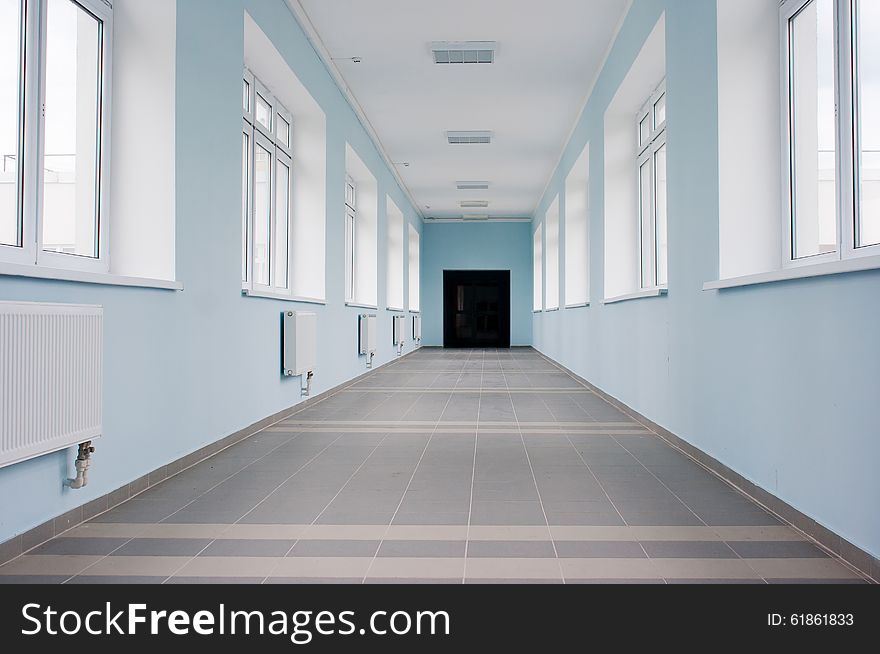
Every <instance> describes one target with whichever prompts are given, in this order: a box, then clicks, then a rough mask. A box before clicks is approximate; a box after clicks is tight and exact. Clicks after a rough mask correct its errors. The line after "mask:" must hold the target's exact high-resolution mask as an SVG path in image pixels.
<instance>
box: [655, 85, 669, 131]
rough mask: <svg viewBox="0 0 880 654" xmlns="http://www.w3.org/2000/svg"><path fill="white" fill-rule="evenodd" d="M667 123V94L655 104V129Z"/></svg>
mask: <svg viewBox="0 0 880 654" xmlns="http://www.w3.org/2000/svg"><path fill="white" fill-rule="evenodd" d="M665 121H666V94H665V93H664V94H663V95H661V96H660V97H659V98H658V99H657V102H655V103H654V127H655V128H656V127H659V126H660V125H662V124H663V123H664V122H665Z"/></svg>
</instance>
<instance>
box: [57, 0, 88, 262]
mask: <svg viewBox="0 0 880 654" xmlns="http://www.w3.org/2000/svg"><path fill="white" fill-rule="evenodd" d="M47 11H48V18H47V35H46V96H45V116H46V119H45V132H44V144H45V152H44V155H43V248H44V249H45V250H52V251H56V252H66V253H70V254H77V255H80V256H85V257H97V256H98V213H99V197H100V196H99V192H98V187H99V182H100V180H99V177H98V166H99V161H100V159H99V153H100V144H101V143H100V139H101V135H100V125H99V121H100V114H101V111H100V109H101V108H100V102H101V100H100V98H101V39H102V31H101V24H100V22H99V21H98V20H97V19H96V18H95V17H94V16H92V15H91V14H89V13H88V12H86V11H85V10H83V9H82V8H81V7H80V6H79V5H78V4H76V3H74V2H71V0H49V1H48V3H47Z"/></svg>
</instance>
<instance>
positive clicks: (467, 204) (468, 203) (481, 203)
mask: <svg viewBox="0 0 880 654" xmlns="http://www.w3.org/2000/svg"><path fill="white" fill-rule="evenodd" d="M488 206H489V201H488V200H462V201H461V208H462V209H485V208H487V207H488Z"/></svg>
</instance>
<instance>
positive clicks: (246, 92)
mask: <svg viewBox="0 0 880 654" xmlns="http://www.w3.org/2000/svg"><path fill="white" fill-rule="evenodd" d="M243 82H244V87H243V88H242V95H243V98H242V108H243V109H244V110H245V112H246V113H247V112H250V110H251V85H250V84H248V81H247V80H243Z"/></svg>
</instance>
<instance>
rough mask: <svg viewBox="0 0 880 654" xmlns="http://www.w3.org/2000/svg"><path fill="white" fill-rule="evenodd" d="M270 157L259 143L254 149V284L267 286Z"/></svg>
mask: <svg viewBox="0 0 880 654" xmlns="http://www.w3.org/2000/svg"><path fill="white" fill-rule="evenodd" d="M271 203H272V155H271V154H270V153H269V151H268V150H266V149H265V148H264V147H262V146H261V145H260V144H259V143H258V144H257V145H256V148H255V149H254V236H253V239H254V255H253V256H254V266H253V270H254V283H255V284H262V285H263V286H268V285H269V239H270V236H269V234H270V230H271V225H272V222H271V210H272V206H271Z"/></svg>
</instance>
